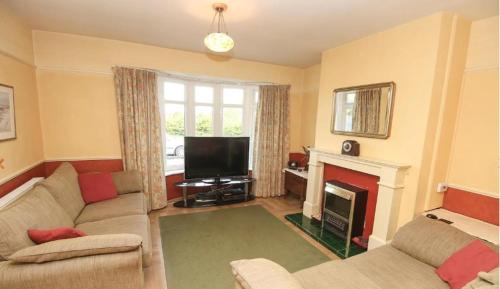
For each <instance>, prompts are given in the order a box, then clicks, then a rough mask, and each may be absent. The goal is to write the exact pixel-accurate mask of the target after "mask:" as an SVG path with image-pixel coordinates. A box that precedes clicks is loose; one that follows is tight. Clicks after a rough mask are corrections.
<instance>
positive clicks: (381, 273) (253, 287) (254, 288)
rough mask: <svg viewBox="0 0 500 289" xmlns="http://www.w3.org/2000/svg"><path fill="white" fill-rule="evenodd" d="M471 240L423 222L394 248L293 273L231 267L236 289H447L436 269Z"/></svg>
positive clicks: (256, 262) (257, 262)
mask: <svg viewBox="0 0 500 289" xmlns="http://www.w3.org/2000/svg"><path fill="white" fill-rule="evenodd" d="M472 240H475V237H473V236H471V235H468V234H466V233H464V232H462V231H460V230H458V229H456V228H454V227H452V226H449V225H447V224H445V223H443V222H441V221H437V220H431V219H428V218H426V217H419V218H417V219H415V220H414V221H412V222H410V223H408V224H406V225H405V226H403V227H402V228H400V229H399V231H398V232H397V233H396V235H395V237H394V239H393V241H392V243H391V244H390V245H386V246H383V247H380V248H377V249H374V250H370V251H368V252H366V253H363V254H360V255H357V256H354V257H351V258H348V259H345V260H336V261H329V262H326V263H323V264H320V265H317V266H314V267H310V268H307V269H304V270H301V271H298V272H295V273H293V274H290V273H289V272H288V271H286V269H284V268H283V267H281V266H280V265H278V264H276V263H274V262H272V261H270V260H266V259H252V260H239V261H234V262H232V263H231V266H232V270H233V275H234V277H235V279H236V288H238V289H241V288H244V289H271V288H272V289H402V288H404V289H449V287H448V285H447V284H446V283H445V282H443V281H442V280H441V279H440V278H439V277H438V276H437V275H436V273H435V270H436V267H439V266H440V265H441V264H442V263H443V262H444V261H445V260H446V259H447V258H448V257H449V256H451V255H452V254H453V253H454V252H456V251H457V250H459V249H460V248H462V247H464V246H465V245H467V244H468V243H470V242H471V241H472ZM488 245H489V246H491V247H493V248H495V249H496V250H498V248H497V247H495V246H493V245H491V244H489V243H488ZM496 288H498V287H496Z"/></svg>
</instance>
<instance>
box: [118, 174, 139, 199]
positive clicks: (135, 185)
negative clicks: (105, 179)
mask: <svg viewBox="0 0 500 289" xmlns="http://www.w3.org/2000/svg"><path fill="white" fill-rule="evenodd" d="M111 175H112V177H113V182H114V183H115V186H116V190H117V191H118V194H120V195H121V194H128V193H136V192H140V191H142V175H141V173H140V172H139V171H137V170H129V171H121V172H114V173H111Z"/></svg>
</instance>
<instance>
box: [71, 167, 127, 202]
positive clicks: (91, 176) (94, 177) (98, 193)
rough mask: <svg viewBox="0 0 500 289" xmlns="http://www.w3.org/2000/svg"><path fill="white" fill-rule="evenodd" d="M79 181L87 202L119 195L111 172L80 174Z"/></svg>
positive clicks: (99, 200) (84, 199)
mask: <svg viewBox="0 0 500 289" xmlns="http://www.w3.org/2000/svg"><path fill="white" fill-rule="evenodd" d="M78 183H79V184H80V190H81V191H82V197H83V201H84V202H85V204H91V203H97V202H101V201H105V200H110V199H114V198H116V197H117V196H118V192H117V191H116V186H115V183H114V182H113V177H112V176H111V173H85V174H79V175H78Z"/></svg>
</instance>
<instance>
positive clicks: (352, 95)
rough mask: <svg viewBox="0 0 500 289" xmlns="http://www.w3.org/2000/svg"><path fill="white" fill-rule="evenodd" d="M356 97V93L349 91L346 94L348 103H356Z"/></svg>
mask: <svg viewBox="0 0 500 289" xmlns="http://www.w3.org/2000/svg"><path fill="white" fill-rule="evenodd" d="M355 99H356V93H348V94H347V96H346V101H345V102H347V103H354V100H355Z"/></svg>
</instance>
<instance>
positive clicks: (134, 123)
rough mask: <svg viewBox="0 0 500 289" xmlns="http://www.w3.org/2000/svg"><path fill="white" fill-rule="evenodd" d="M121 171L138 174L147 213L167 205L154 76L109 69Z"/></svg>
mask: <svg viewBox="0 0 500 289" xmlns="http://www.w3.org/2000/svg"><path fill="white" fill-rule="evenodd" d="M113 74H114V80H115V90H116V101H117V106H118V123H119V128H120V142H121V150H122V157H123V166H124V168H125V170H132V169H135V170H139V171H140V172H142V177H143V184H144V192H145V194H146V196H147V199H148V211H151V210H156V209H160V208H163V207H165V206H166V205H167V190H166V184H165V173H164V166H163V147H162V138H161V120H160V108H159V103H158V98H157V90H158V88H157V75H156V73H154V72H151V71H146V70H141V69H131V68H125V67H113Z"/></svg>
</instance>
